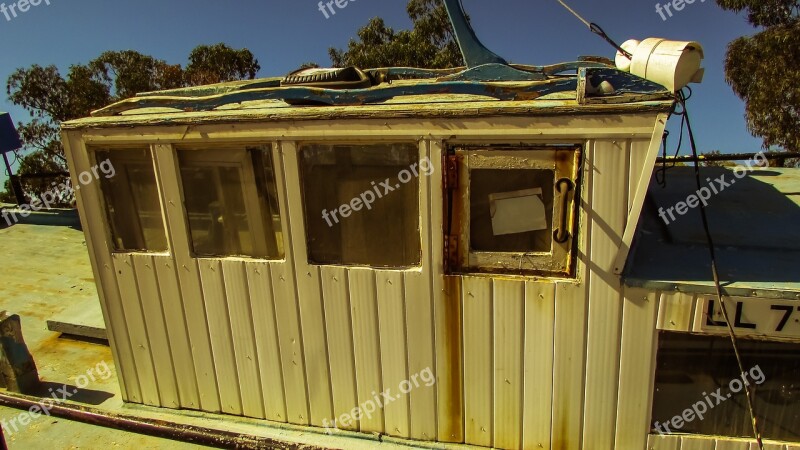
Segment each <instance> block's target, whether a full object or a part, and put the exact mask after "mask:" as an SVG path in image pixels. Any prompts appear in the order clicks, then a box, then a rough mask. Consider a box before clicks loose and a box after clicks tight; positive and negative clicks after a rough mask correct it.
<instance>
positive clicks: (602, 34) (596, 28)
mask: <svg viewBox="0 0 800 450" xmlns="http://www.w3.org/2000/svg"><path fill="white" fill-rule="evenodd" d="M589 29H590V30H592V33H594V34H596V35H598V36H600V37H601V38H603V39H605V41H606V42H608V43H609V44H611V46H612V47H614V48H615V49H617V51H618V52H620V53H621V54H622V55H624V56H625V57H626V58H628V59H630V60H633V55H632V54H631V52H629V51H627V50H625V49H624V48H622V47H620V46H619V44H617V43H616V42H615V41H614V40H613V39H611V37H610V36H609V35H608V34H606V32H605V31H604V30H603V29H602V28H601V27H600V25H598V24H596V23H594V22H592V23H591V24H589Z"/></svg>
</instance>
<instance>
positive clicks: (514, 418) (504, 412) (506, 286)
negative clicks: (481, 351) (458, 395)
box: [492, 280, 525, 449]
mask: <svg viewBox="0 0 800 450" xmlns="http://www.w3.org/2000/svg"><path fill="white" fill-rule="evenodd" d="M492 288H493V292H492V304H493V305H492V306H493V309H494V313H493V318H494V329H493V334H494V336H493V337H494V339H493V341H494V361H492V363H493V365H494V380H493V382H494V390H493V396H494V414H493V418H492V419H493V420H494V427H493V428H494V440H493V442H494V446H495V447H498V448H511V449H515V448H520V447H521V446H522V403H523V397H524V395H523V390H522V382H523V369H522V367H523V360H522V347H523V340H524V336H525V332H524V322H525V282H524V281H518V280H513V281H511V280H495V281H494V282H493V283H492Z"/></svg>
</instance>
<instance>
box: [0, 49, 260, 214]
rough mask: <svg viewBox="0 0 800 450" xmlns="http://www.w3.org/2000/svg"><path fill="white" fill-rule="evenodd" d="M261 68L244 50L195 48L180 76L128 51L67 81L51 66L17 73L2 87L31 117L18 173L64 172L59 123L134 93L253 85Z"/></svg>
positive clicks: (75, 69) (101, 59) (44, 182)
mask: <svg viewBox="0 0 800 450" xmlns="http://www.w3.org/2000/svg"><path fill="white" fill-rule="evenodd" d="M260 68H261V67H260V66H259V64H258V60H257V59H256V58H255V57H254V56H253V54H252V53H251V52H250V51H249V50H247V49H241V50H235V49H233V48H231V47H229V46H227V45H225V44H216V45H211V46H208V45H201V46H198V47H196V48H195V49H194V50H192V52H191V54H190V55H189V64H188V65H187V66H186V69H185V70H184V69H183V68H182V67H181V66H180V65H179V64H174V65H173V64H168V63H167V62H166V61H163V60H160V59H156V58H154V57H152V56H148V55H144V54H141V53H139V52H136V51H133V50H125V51H109V52H104V53H103V54H101V55H100V56H98V57H97V58H96V59H94V60H92V61H90V62H89V63H88V64H76V65H73V66H70V68H69V71H68V72H67V75H66V77H64V76H62V75H61V73H60V72H59V70H58V68H56V67H55V66H52V65H51V66H47V67H42V66H40V65H32V66H30V67H28V68H19V69H17V70H15V71H14V72H13V73H12V74H11V76H9V78H8V82H7V85H6V91H7V93H8V98H9V100H10V101H11V102H12V103H14V104H15V105H19V106H21V107H23V108H24V109H25V110H27V111H28V112H29V113H30V115H31V121H30V122H28V123H20V124H19V125H18V129H19V132H20V136H21V137H22V141H23V143H24V146H25V147H24V149H25V151H26V152H27V154H26V155H25V156H23V157H21V158H20V165H19V169H18V173H19V174H20V175H31V174H39V173H57V172H66V171H67V167H66V158H65V157H64V148H63V147H62V145H61V140H60V136H59V126H60V124H61V122H63V121H66V120H72V119H77V118H80V117H86V116H88V115H89V114H90V113H91V112H92V111H93V110H96V109H98V108H101V107H103V106H105V105H108V104H109V103H112V102H114V101H117V100H121V99H124V98H129V97H132V96H134V95H136V94H137V93H139V92H146V91H157V90H162V89H171V88H178V87H183V86H195V85H200V84H208V83H218V82H223V81H233V80H239V79H252V78H255V76H256V73H257V72H258V71H259V69H260ZM63 181H65V180H59V182H63ZM50 182H52V179H41V180H36V181H31V182H27V183H26V186H25V190H26V191H27V192H29V193H37V195H38V194H40V193H43V192H44V191H46V190H47V188H48V186H49V183H50ZM5 190H6V192H5V195H0V200H4V201H9V200H10V199H11V197H12V196H11V195H10V192H11V189H10V182H9V181H8V180H6V185H5Z"/></svg>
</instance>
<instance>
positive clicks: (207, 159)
mask: <svg viewBox="0 0 800 450" xmlns="http://www.w3.org/2000/svg"><path fill="white" fill-rule="evenodd" d="M178 161H179V164H180V173H181V180H182V182H183V197H184V204H185V205H186V213H187V215H188V218H189V230H190V232H191V241H192V247H193V250H194V254H195V255H196V256H199V257H225V256H243V257H251V258H258V259H281V258H283V255H284V250H283V238H282V233H281V218H280V211H279V208H278V201H277V190H276V187H275V174H274V171H273V167H274V166H273V161H272V154H271V151H270V148H269V147H268V146H266V147H264V148H261V147H258V148H241V147H240V148H214V149H180V150H178Z"/></svg>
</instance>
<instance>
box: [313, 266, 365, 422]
mask: <svg viewBox="0 0 800 450" xmlns="http://www.w3.org/2000/svg"><path fill="white" fill-rule="evenodd" d="M320 271H321V275H320V278H322V292H323V295H324V298H323V302H324V304H325V328H326V330H327V332H328V336H327V338H328V354H329V355H330V361H331V385H332V392H333V417H330V419H331V420H333V419H335V418H337V417H340V416H342V415H343V414H349V413H350V412H351V411H352V410H353V408H355V407H356V406H358V394H357V392H356V366H355V364H356V363H355V356H354V354H353V321H352V319H351V317H350V295H349V287H348V282H347V270H346V269H345V268H343V267H332V266H326V267H322V268H321V269H320ZM358 425H359V421H358V420H354V421H353V422H351V423H346V424H345V423H337V426H338V427H339V428H341V429H343V430H352V431H358Z"/></svg>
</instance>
